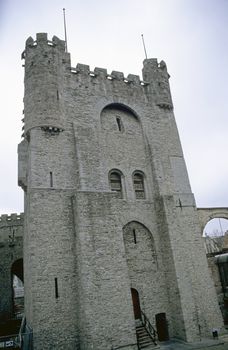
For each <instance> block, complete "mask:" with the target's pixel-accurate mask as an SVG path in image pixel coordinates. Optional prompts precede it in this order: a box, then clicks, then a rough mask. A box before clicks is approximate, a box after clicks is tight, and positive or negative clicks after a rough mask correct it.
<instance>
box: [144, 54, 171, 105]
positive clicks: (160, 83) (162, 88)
mask: <svg viewBox="0 0 228 350" xmlns="http://www.w3.org/2000/svg"><path fill="white" fill-rule="evenodd" d="M142 72H143V80H145V81H147V82H149V83H150V84H149V85H148V89H149V94H150V95H151V96H153V99H154V101H155V104H156V105H157V106H159V107H160V108H164V109H169V110H171V109H173V102H172V97H171V92H170V87H169V77H170V76H169V74H168V72H167V67H166V63H165V62H164V61H161V62H160V63H159V64H158V61H157V59H156V58H149V59H146V60H144V61H143V70H142Z"/></svg>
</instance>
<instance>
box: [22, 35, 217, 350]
mask: <svg viewBox="0 0 228 350" xmlns="http://www.w3.org/2000/svg"><path fill="white" fill-rule="evenodd" d="M23 58H24V59H25V65H24V66H25V80H24V83H25V94H24V138H23V141H22V142H21V143H20V144H19V147H18V159H19V166H18V182H19V185H20V186H21V187H22V188H23V190H24V193H25V213H24V238H23V239H24V241H23V246H24V282H25V314H26V323H27V327H29V328H30V329H32V331H33V343H34V350H40V349H48V350H49V349H55V350H60V349H64V350H66V349H69V350H73V349H81V350H90V349H91V350H92V349H93V350H107V349H119V348H123V349H125V350H135V349H137V338H136V326H137V325H139V324H140V322H141V321H140V320H142V318H143V319H144V320H145V319H146V320H147V321H148V322H149V324H150V325H151V326H153V327H154V329H155V328H156V329H157V332H158V337H159V338H160V340H167V339H168V338H169V337H171V338H172V337H177V338H180V339H183V340H185V341H187V342H192V341H196V340H199V337H201V336H202V337H207V336H208V335H209V334H210V333H211V329H212V328H214V327H216V328H219V327H222V324H223V322H222V317H221V313H220V310H219V307H218V303H217V300H216V292H215V288H214V285H213V282H212V279H211V276H210V274H209V271H208V266H207V260H206V255H205V252H204V247H203V242H202V238H201V236H202V234H201V227H200V221H199V215H198V212H197V208H196V205H195V200H194V195H193V193H192V191H191V188H190V184H189V179H188V174H187V170H186V165H185V161H184V157H183V152H182V148H181V144H180V140H179V136H178V131H177V127H176V123H175V119H174V113H173V104H172V98H171V94H170V88H169V74H168V72H167V67H166V64H165V62H164V61H162V62H160V63H158V62H157V60H156V59H145V60H144V62H143V71H142V76H143V79H140V77H139V76H137V75H133V74H129V75H128V76H127V77H125V76H124V74H123V73H122V72H117V71H113V72H112V73H111V74H108V73H107V70H106V69H103V68H95V69H94V70H93V71H91V70H90V67H89V66H87V65H83V64H78V65H77V66H76V68H72V67H71V61H70V54H69V53H67V52H65V42H64V41H62V40H60V39H58V38H57V37H55V36H54V37H53V39H52V41H50V40H48V38H47V34H45V33H39V34H37V37H36V40H33V39H32V38H31V37H30V38H29V39H28V40H27V41H26V48H25V51H24V52H23Z"/></svg>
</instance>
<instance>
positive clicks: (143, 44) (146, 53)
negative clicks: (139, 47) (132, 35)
mask: <svg viewBox="0 0 228 350" xmlns="http://www.w3.org/2000/svg"><path fill="white" fill-rule="evenodd" d="M141 37H142V42H143V48H144V52H145V56H146V59H147V53H146V46H145V42H144V37H143V34H141Z"/></svg>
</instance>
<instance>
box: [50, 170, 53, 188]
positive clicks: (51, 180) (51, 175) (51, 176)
mask: <svg viewBox="0 0 228 350" xmlns="http://www.w3.org/2000/svg"><path fill="white" fill-rule="evenodd" d="M50 187H53V173H52V171H50Z"/></svg>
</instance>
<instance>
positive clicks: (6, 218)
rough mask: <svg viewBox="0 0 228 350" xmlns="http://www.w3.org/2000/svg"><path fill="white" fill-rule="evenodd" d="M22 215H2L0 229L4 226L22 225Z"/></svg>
mask: <svg viewBox="0 0 228 350" xmlns="http://www.w3.org/2000/svg"><path fill="white" fill-rule="evenodd" d="M23 223H24V213H20V214H16V213H13V214H10V215H8V214H3V215H1V216H0V228H1V227H3V226H4V227H5V226H14V225H15V226H16V225H23Z"/></svg>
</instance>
